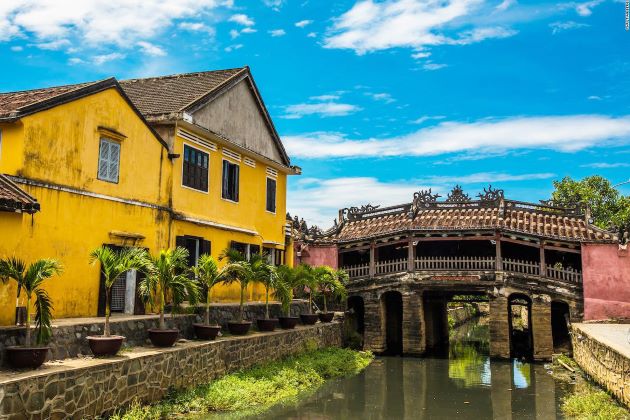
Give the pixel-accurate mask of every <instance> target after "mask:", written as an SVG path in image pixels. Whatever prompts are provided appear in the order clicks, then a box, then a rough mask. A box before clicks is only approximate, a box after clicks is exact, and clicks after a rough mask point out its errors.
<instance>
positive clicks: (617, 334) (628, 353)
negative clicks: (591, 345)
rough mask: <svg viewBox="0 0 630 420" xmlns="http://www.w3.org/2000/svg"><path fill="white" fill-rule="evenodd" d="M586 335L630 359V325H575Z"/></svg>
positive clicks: (574, 325)
mask: <svg viewBox="0 0 630 420" xmlns="http://www.w3.org/2000/svg"><path fill="white" fill-rule="evenodd" d="M573 327H574V328H577V329H579V330H581V331H582V332H584V333H585V334H587V335H589V336H591V337H592V338H593V339H595V340H597V341H599V342H600V343H602V344H604V345H605V346H607V347H610V348H611V349H613V350H615V351H617V352H618V353H619V354H621V355H623V356H625V357H626V358H628V359H630V324H585V323H577V324H573Z"/></svg>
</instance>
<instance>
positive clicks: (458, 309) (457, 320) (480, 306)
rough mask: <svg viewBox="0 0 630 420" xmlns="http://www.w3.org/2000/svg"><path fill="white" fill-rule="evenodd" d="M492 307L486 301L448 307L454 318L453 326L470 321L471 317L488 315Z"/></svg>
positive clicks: (450, 314) (449, 314)
mask: <svg viewBox="0 0 630 420" xmlns="http://www.w3.org/2000/svg"><path fill="white" fill-rule="evenodd" d="M489 312H490V307H489V305H488V304H487V303H485V302H480V303H477V302H473V303H468V304H464V303H462V304H461V305H458V306H455V307H449V308H448V316H449V317H450V318H451V319H452V320H453V325H452V326H453V327H457V326H459V325H462V324H463V323H465V322H467V321H470V320H471V319H473V318H475V317H478V316H482V315H488V313H489Z"/></svg>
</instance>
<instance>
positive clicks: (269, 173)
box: [267, 166, 278, 178]
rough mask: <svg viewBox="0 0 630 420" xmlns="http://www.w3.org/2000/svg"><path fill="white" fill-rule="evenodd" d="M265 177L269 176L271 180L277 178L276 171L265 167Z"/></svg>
mask: <svg viewBox="0 0 630 420" xmlns="http://www.w3.org/2000/svg"><path fill="white" fill-rule="evenodd" d="M267 176H270V177H272V178H278V171H277V170H275V169H274V168H271V167H269V166H267Z"/></svg>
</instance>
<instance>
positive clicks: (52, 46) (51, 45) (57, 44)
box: [31, 39, 71, 51]
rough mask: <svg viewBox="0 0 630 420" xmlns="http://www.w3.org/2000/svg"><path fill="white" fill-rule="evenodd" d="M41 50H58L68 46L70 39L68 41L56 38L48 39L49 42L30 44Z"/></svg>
mask: <svg viewBox="0 0 630 420" xmlns="http://www.w3.org/2000/svg"><path fill="white" fill-rule="evenodd" d="M31 45H33V46H35V47H37V48H39V49H41V50H51V51H58V50H61V49H63V48H64V47H68V46H70V45H71V43H70V41H68V40H67V39H57V40H55V41H49V42H40V43H37V44H31Z"/></svg>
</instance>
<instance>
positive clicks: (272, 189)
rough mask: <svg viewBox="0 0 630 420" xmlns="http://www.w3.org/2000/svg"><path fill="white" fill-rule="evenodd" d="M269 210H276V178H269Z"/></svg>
mask: <svg viewBox="0 0 630 420" xmlns="http://www.w3.org/2000/svg"><path fill="white" fill-rule="evenodd" d="M267 211H270V212H272V213H275V212H276V180H275V179H272V178H267Z"/></svg>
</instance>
